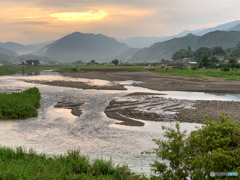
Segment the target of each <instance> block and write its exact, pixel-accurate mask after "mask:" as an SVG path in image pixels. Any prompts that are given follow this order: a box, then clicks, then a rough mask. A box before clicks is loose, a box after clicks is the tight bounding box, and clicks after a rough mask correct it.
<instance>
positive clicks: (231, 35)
mask: <svg viewBox="0 0 240 180" xmlns="http://www.w3.org/2000/svg"><path fill="white" fill-rule="evenodd" d="M238 42H240V32H239V31H229V32H227V31H214V32H210V33H208V34H205V35H204V36H201V37H200V38H199V40H198V41H197V43H196V44H195V45H194V46H193V47H192V48H193V49H198V48H200V47H215V46H221V47H223V48H224V49H226V48H229V47H235V46H236V44H237V43H238Z"/></svg>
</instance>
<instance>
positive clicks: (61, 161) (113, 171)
mask: <svg viewBox="0 0 240 180" xmlns="http://www.w3.org/2000/svg"><path fill="white" fill-rule="evenodd" d="M0 179H9V180H15V179H46V180H49V179H57V180H61V179H83V180H85V179H89V180H94V179H106V180H133V179H134V180H139V179H147V178H145V176H139V175H135V174H134V173H131V172H130V170H129V169H128V167H127V166H119V165H118V166H114V165H113V163H112V161H111V160H109V161H106V160H103V159H96V160H94V161H93V162H90V160H89V157H88V156H83V155H81V154H80V151H79V150H75V151H69V152H67V154H65V155H60V156H54V157H47V156H46V155H45V154H37V153H36V152H35V151H34V150H32V149H30V150H29V151H28V152H27V151H26V150H24V149H23V148H22V147H18V148H16V149H15V150H14V149H11V148H7V147H1V148H0Z"/></svg>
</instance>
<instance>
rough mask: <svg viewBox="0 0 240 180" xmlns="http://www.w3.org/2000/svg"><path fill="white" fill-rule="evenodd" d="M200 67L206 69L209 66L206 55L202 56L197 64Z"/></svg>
mask: <svg viewBox="0 0 240 180" xmlns="http://www.w3.org/2000/svg"><path fill="white" fill-rule="evenodd" d="M199 64H200V65H202V66H203V67H208V66H209V65H210V60H209V58H208V55H207V54H205V55H204V56H203V58H202V59H201V61H200V62H199Z"/></svg>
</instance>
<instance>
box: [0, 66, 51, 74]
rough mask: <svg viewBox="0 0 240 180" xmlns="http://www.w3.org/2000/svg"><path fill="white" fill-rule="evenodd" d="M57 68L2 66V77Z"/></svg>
mask: <svg viewBox="0 0 240 180" xmlns="http://www.w3.org/2000/svg"><path fill="white" fill-rule="evenodd" d="M53 68H55V67H52V66H50V65H49V66H41V65H40V66H11V65H4V66H0V76H4V75H13V74H17V73H20V74H25V73H31V72H40V71H43V70H50V69H53Z"/></svg>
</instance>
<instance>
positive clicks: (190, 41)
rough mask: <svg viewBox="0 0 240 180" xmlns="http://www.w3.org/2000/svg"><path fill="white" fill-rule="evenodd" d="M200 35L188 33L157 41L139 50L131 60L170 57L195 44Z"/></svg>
mask: <svg viewBox="0 0 240 180" xmlns="http://www.w3.org/2000/svg"><path fill="white" fill-rule="evenodd" d="M198 39H199V36H195V35H193V34H188V35H187V36H185V37H181V38H174V39H171V40H168V41H164V42H160V43H155V44H153V45H152V46H150V47H149V48H143V49H141V50H139V51H138V52H137V53H136V54H135V55H134V56H133V57H132V58H131V59H130V61H137V62H141V61H142V62H146V61H148V62H151V61H159V60H162V59H169V58H171V57H172V55H173V53H174V52H176V51H178V50H180V49H186V48H187V47H188V46H193V45H195V44H196V42H197V41H198Z"/></svg>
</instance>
